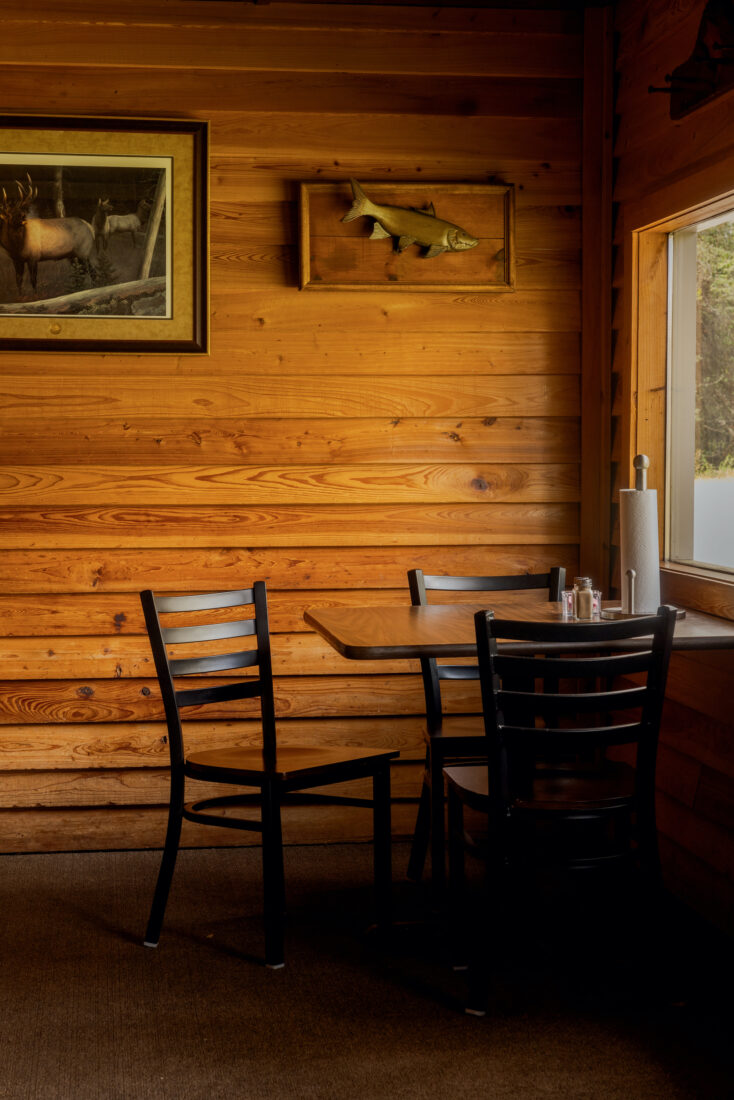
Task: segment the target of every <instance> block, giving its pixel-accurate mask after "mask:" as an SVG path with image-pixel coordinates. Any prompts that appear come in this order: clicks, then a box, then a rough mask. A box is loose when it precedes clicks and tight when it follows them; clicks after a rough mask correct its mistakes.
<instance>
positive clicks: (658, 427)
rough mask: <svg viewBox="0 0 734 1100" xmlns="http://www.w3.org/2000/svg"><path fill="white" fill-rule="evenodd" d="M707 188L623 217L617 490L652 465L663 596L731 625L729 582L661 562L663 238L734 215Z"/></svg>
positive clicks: (665, 485) (733, 591)
mask: <svg viewBox="0 0 734 1100" xmlns="http://www.w3.org/2000/svg"><path fill="white" fill-rule="evenodd" d="M727 172H728V176H727ZM719 173H720V177H721V178H722V179H723V178H727V182H728V183H729V184H731V180H732V178H734V159H727V161H726V162H723V163H722V164H721V165H720V166H719ZM711 188H712V180H711V178H708V179H707V178H706V176H705V174H701V173H699V175H698V176H697V177H693V178H691V179H690V180H685V181H682V182H680V183H678V184H675V185H671V186H670V187H668V188H665V189H664V190H662V191H660V192H657V193H655V194H653V195H650V196H647V197H646V198H645V199H644V200H641V201H640V202H638V203H637V204H634V205H631V206H630V207H629V209H628V210H627V211H625V240H626V242H627V244H628V245H629V248H628V252H627V265H628V266H627V269H626V270H627V276H628V278H625V285H626V286H627V287H629V296H628V299H627V302H626V310H627V317H628V319H629V333H630V343H629V351H630V375H629V390H628V391H627V394H626V397H627V399H628V402H629V404H628V408H627V410H626V411H627V415H626V430H625V432H624V440H623V461H624V462H626V463H627V469H626V471H625V473H623V477H622V485H633V484H634V477H633V470H632V459H633V457H634V455H635V454H639V453H643V454H646V455H648V456H649V458H650V462H651V468H650V476H649V481H648V484H649V486H650V488H654V489H657V491H658V503H659V508H658V524H659V531H658V534H659V539H660V546H661V547H663V548H664V551H663V557H662V560H661V563H660V578H661V593H662V598H663V599H665V600H668V601H669V602H671V603H674V604H681V605H683V606H686V607H691V608H693V609H696V610H700V611H705V612H709V613H711V614H714V615H720V616H722V617H723V618H727V619H734V578H732V579H728V578H727V577H726V575H724V574H721V573H719V572H718V571H714V570H708V569H706V568H705V567H702V566H694V565H685V564H681V563H678V562H673V561H671V560H670V559H669V558H668V557H667V553H668V545H669V543H668V539H667V534H668V532H667V531H666V529H665V522H666V516H667V515H668V508H667V494H668V493H669V491H670V489H669V466H668V461H667V438H666V437H667V431H666V425H667V414H668V338H669V318H670V316H671V311H670V302H669V285H670V282H669V269H670V243H669V236H670V234H671V233H673V232H676V231H677V230H680V229H685V228H688V227H690V226H692V225H695V224H698V223H701V222H704V221H708V220H709V219H711V218H714V217H716V216H717V215H718V214H723V213H724V212H726V211H727V210H730V209H734V189H731V187H729V189H727V190H726V191H723V189H722V191H720V192H719V193H718V194H716V192H714V194H713V196H712V192H711ZM686 200H688V201H686ZM671 211H673V213H670V212H671ZM628 225H629V226H630V228H629V230H627V226H628ZM625 475H626V476H625Z"/></svg>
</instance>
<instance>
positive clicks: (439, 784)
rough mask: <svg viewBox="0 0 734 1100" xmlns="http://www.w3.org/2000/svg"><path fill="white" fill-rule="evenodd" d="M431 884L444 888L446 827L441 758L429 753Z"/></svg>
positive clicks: (436, 887)
mask: <svg viewBox="0 0 734 1100" xmlns="http://www.w3.org/2000/svg"><path fill="white" fill-rule="evenodd" d="M430 767H431V886H432V888H433V891H434V893H435V894H442V893H443V892H444V890H445V889H446V829H445V827H444V790H443V758H442V757H440V756H438V754H437V753H432V754H431V766H430Z"/></svg>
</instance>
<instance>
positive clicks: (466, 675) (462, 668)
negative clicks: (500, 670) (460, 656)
mask: <svg viewBox="0 0 734 1100" xmlns="http://www.w3.org/2000/svg"><path fill="white" fill-rule="evenodd" d="M438 678H439V680H478V679H479V666H478V665H439V666H438Z"/></svg>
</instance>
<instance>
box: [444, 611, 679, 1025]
mask: <svg viewBox="0 0 734 1100" xmlns="http://www.w3.org/2000/svg"><path fill="white" fill-rule="evenodd" d="M475 625H476V634H477V654H478V661H479V674H480V680H481V688H482V704H483V712H484V722H485V731H486V743H487V762H486V763H482V764H475V765H465V766H455V767H448V768H446V769H445V771H444V775H445V777H446V780H447V789H448V803H449V896H450V899H451V905H452V907H453V910H454V914H455V922H456V924H458V914H459V913H461V912H462V910H463V909H464V908H465V906H466V892H465V880H464V854H465V851H466V850H467V849H468V850H472V849H473V850H475V851H479V852H480V853H481V854H482V855H483V857H484V858H485V860H486V865H487V884H488V892H489V898H488V908H489V911H488V913H487V914H485V918H486V920H485V923H484V930H485V932H486V929H487V927H491V926H492V923H493V922H496V921H497V920H499V919H501V918H500V914H501V912H502V911H503V910H505V909H506V908H508V907H509V906H510V904H511V899H512V897H513V892H512V887H513V884H517V881H518V878H517V876H524V875H525V874H526V873H528V874H529V873H530V871H531V870H534V869H536V868H537V867H549V866H550V867H553V868H559V867H561V868H564V869H566V870H586V871H588V870H591V869H594V868H616V867H619V866H620V865H626V866H627V867H628V868H634V869H636V870H638V871H640V872H642V875H643V881H645V880H646V881H647V883H648V885H652V886H653V887H654V888H656V887H657V884H658V882H659V876H660V862H659V855H658V844H657V831H656V824H655V762H656V755H657V743H658V732H659V727H660V718H661V713H662V707H663V701H664V696H665V682H666V677H667V671H668V663H669V660H670V652H671V645H672V640H673V630H674V626H675V609H674V608H671V607H660V608H659V609H658V613H657V615H654V616H646V617H644V618H636V619H628V620H622V621H617V622H601V623H548V624H539V623H528V622H517V621H508V620H501V619H495V618H494V615H493V613H492V612H491V611H486V612H478V613H477V614H476V616H475ZM499 639H502V644H501V645H498V640H499ZM513 649H514V650H516V652H511V650H513ZM549 664H552V666H553V667H552V676H550V677H548V676H547V666H548V665H549ZM517 682H523V683H525V684H528V683H531V684H535V685H536V688H537V690H535V691H533V690H530V691H525V690H521V691H518V690H515V689H514V687H512V686H509V687H508V685H514V684H515V683H517ZM549 684H552V685H553V686H552V688H551V689H550V690H549ZM623 746H624V747H625V748H624V749H623V750H622V752H620V748H621V747H623ZM610 748H613V749H614V750H616V751H615V752H613V753H612V757H614V756H617V757H620V756H624V757H625V759H619V758H617V759H614V758H610V757H609V755H608V750H609V749H610ZM549 750H550V752H549ZM589 750H591V754H590V755H591V756H592V757H593V764H592V765H590V766H589V767H588V768H584V767H578V768H576V769H575V770H568V769H566V768H557V769H554V768H553V767H552V766H549V764H548V757H549V755H551V756H552V755H553V752H557V753H559V754H565V753H571V754H578V756H580V757H583V756H585V755H587V753H588V752H589ZM628 757H631V759H627V758H628ZM536 762H537V763H536ZM465 807H467V808H469V809H470V810H471V811H473V812H474V814H475V815H476V814H477V813H478V814H479V815H481V818H482V819H483V820H484V821H486V826H487V832H486V836H485V837H483V838H482V840H481V843H480V844H479V845H477V843H476V841H475V839H472V835H471V830H467V831H465V820H464V808H465ZM490 914H491V915H490ZM501 942H503V941H502V938H501V936H500V935H499V934H495V935H494V936H486V937H485V936H484V935H482V936H481V937H480V940H479V943H481V947H479V946H477V948H476V949H475V951H474V964H475V965H474V972H473V976H472V981H471V982H470V999H469V1006H468V1008H467V1011H469V1012H473V1013H474V1014H476V1015H483V1014H484V1011H485V1008H486V998H487V989H488V980H487V970H488V966H489V965H491V960H489V959H488V957H487V952H488V950H491V943H494V944H495V945H497V944H499V943H501Z"/></svg>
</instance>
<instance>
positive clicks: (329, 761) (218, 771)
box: [185, 745, 395, 789]
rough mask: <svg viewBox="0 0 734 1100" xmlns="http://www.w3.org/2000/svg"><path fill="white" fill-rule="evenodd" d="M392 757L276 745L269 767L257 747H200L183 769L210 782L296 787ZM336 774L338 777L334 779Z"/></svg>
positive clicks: (345, 775) (368, 768)
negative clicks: (271, 783) (281, 784)
mask: <svg viewBox="0 0 734 1100" xmlns="http://www.w3.org/2000/svg"><path fill="white" fill-rule="evenodd" d="M393 756H395V753H394V752H393V751H391V750H385V749H362V748H343V749H342V748H309V747H303V748H302V747H301V746H299V745H286V746H283V745H278V747H277V748H276V753H275V762H274V764H273V766H272V767H271V768H267V767H265V766H264V764H263V753H262V749H260V748H239V747H231V748H229V747H228V748H222V749H202V750H201V751H200V752H192V753H190V754H189V755H188V756H187V757H186V766H185V772H186V775H188V776H190V777H191V778H193V779H204V780H208V781H209V782H210V783H242V784H245V785H247V786H253V787H258V786H261V785H262V784H263V783H265V782H268V781H270V780H276V781H277V782H279V783H285V784H287V783H295V784H297V786H298V788H300V789H302V788H303V787H305V786H307V785H310V786H318V784H319V783H321V782H328V783H334V782H337V781H338V779H341V780H342V781H346V780H348V779H354V778H358V777H359V775H360V774H370V775H371V774H372V768H373V765H374V763H375V762H376V761H380V760H384V759H385V758H388V759H389V758H390V757H393ZM337 777H338V778H337Z"/></svg>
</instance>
